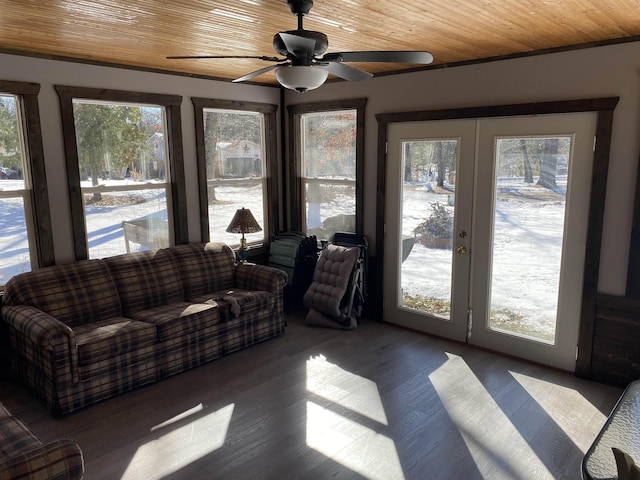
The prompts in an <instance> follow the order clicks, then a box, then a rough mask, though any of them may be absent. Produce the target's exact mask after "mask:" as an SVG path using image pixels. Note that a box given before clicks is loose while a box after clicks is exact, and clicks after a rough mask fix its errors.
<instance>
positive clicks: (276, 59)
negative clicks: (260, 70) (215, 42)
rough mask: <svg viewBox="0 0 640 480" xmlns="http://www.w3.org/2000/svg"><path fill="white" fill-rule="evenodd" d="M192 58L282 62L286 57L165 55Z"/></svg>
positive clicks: (170, 58)
mask: <svg viewBox="0 0 640 480" xmlns="http://www.w3.org/2000/svg"><path fill="white" fill-rule="evenodd" d="M194 58H256V59H258V60H264V61H265V62H284V61H286V60H287V59H286V58H278V57H267V56H264V55H263V56H253V55H174V56H170V57H167V59H169V60H178V59H194Z"/></svg>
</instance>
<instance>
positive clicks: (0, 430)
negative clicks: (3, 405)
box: [0, 416, 41, 462]
mask: <svg viewBox="0 0 640 480" xmlns="http://www.w3.org/2000/svg"><path fill="white" fill-rule="evenodd" d="M40 445H41V442H40V440H39V439H38V437H36V436H35V435H34V434H33V433H31V431H30V430H29V429H28V428H27V427H26V426H25V425H24V423H22V421H21V420H20V419H18V418H16V417H12V416H9V417H4V418H2V419H0V461H2V462H4V461H6V459H8V458H12V457H15V456H16V455H18V454H20V453H22V452H26V451H27V450H31V449H33V448H36V447H39V446H40Z"/></svg>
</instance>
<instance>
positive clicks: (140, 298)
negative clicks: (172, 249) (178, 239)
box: [104, 249, 183, 317]
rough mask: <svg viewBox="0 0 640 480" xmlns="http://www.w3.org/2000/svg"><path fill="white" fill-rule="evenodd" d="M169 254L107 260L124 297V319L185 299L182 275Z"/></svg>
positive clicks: (136, 254) (163, 251)
mask: <svg viewBox="0 0 640 480" xmlns="http://www.w3.org/2000/svg"><path fill="white" fill-rule="evenodd" d="M168 250H169V249H161V250H157V251H143V252H134V253H125V254H123V255H116V256H115V257H109V258H105V259H104V262H105V263H106V264H107V267H108V268H109V271H110V272H111V275H112V276H113V280H114V282H115V285H116V288H117V290H118V294H119V295H120V301H121V303H122V315H123V316H125V317H131V315H132V314H133V313H136V312H140V311H142V310H147V309H149V308H154V307H158V306H160V305H165V304H168V303H173V302H179V301H181V300H182V299H183V293H182V282H181V281H180V272H179V271H178V268H177V267H176V265H175V263H174V261H173V259H172V258H171V256H170V255H169V253H168Z"/></svg>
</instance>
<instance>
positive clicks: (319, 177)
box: [289, 99, 366, 240]
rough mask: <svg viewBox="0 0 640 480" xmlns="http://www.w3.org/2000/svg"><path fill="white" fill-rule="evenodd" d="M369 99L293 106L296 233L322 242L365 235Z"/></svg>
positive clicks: (294, 222)
mask: <svg viewBox="0 0 640 480" xmlns="http://www.w3.org/2000/svg"><path fill="white" fill-rule="evenodd" d="M365 103H366V100H365V99H358V100H352V101H341V102H331V103H317V104H304V105H293V106H291V107H289V114H290V122H291V124H292V125H293V128H294V135H293V141H294V146H293V151H294V162H293V165H292V168H293V171H292V173H291V176H292V178H294V179H296V181H295V182H294V185H293V188H292V197H293V198H294V199H297V201H294V202H293V203H294V204H295V206H294V207H293V210H292V223H293V227H292V229H293V230H303V231H305V232H307V233H308V234H310V235H315V236H316V237H317V238H318V240H331V237H332V236H333V234H334V233H335V232H338V231H340V232H354V233H356V232H357V233H362V221H363V220H362V214H361V212H362V208H363V207H362V179H363V176H362V175H363V171H362V164H363V160H362V159H363V147H364V106H365Z"/></svg>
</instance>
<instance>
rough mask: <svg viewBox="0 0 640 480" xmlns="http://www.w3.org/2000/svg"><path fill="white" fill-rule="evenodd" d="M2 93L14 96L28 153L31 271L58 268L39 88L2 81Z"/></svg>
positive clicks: (26, 172) (26, 157) (25, 155)
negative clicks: (49, 267)
mask: <svg viewBox="0 0 640 480" xmlns="http://www.w3.org/2000/svg"><path fill="white" fill-rule="evenodd" d="M0 92H2V93H7V94H10V95H15V96H16V97H17V100H18V102H19V103H20V110H21V112H22V115H21V118H20V121H21V122H22V134H23V144H24V149H25V151H24V153H23V162H24V163H25V169H24V181H25V190H26V192H27V193H26V195H24V196H23V198H24V200H25V202H24V205H25V219H26V221H27V235H28V238H29V256H30V260H31V263H32V265H31V268H32V269H36V268H43V267H48V266H51V265H54V264H55V252H54V246H53V234H52V229H51V210H50V207H49V191H48V187H47V175H46V169H45V161H44V148H43V146H42V130H41V126H40V108H39V104H38V94H39V92H40V84H38V83H30V82H18V81H11V80H0ZM27 196H28V198H27ZM1 288H2V286H0V289H1Z"/></svg>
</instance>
